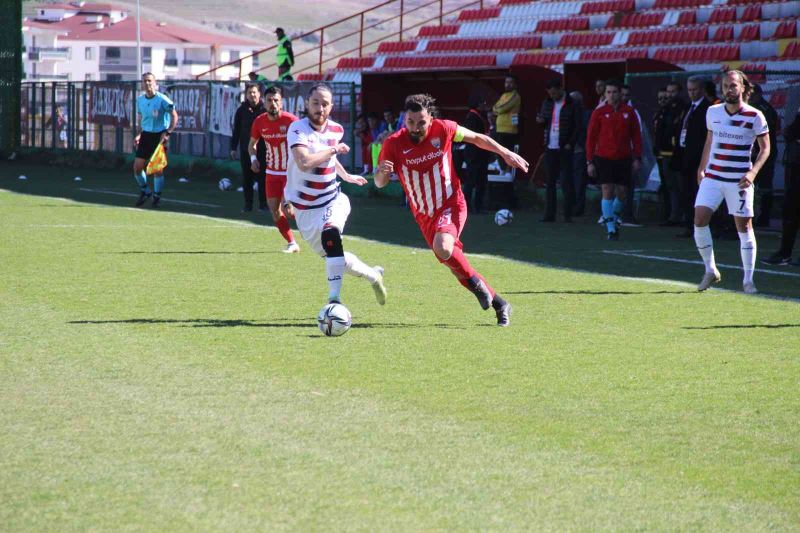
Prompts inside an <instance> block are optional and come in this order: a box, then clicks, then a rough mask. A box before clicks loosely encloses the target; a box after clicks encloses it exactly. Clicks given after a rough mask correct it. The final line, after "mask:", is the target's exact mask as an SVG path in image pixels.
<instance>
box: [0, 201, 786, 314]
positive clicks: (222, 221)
mask: <svg viewBox="0 0 800 533" xmlns="http://www.w3.org/2000/svg"><path fill="white" fill-rule="evenodd" d="M0 192H8V193H11V194H22V193H17V192H16V191H9V190H6V189H0ZM48 198H51V199H55V200H60V201H65V202H71V203H76V204H77V203H82V202H78V201H75V200H73V199H72V198H62V197H54V196H48ZM122 209H129V210H132V211H136V212H139V213H141V212H144V213H156V211H150V210H144V211H143V210H142V209H140V208H136V207H123V208H122ZM157 213H158V214H159V215H166V216H174V217H193V218H200V219H204V220H209V221H212V222H215V223H217V224H216V225H215V227H222V226H225V225H228V226H230V227H239V228H241V229H255V230H259V231H264V230H267V231H277V228H275V227H272V226H259V225H257V224H254V223H252V222H247V221H245V220H229V219H226V218H219V217H213V216H210V215H202V214H199V213H181V212H177V211H157ZM343 239H344V240H352V241H358V242H364V243H368V244H379V245H382V246H393V247H397V248H405V249H407V250H409V251H410V252H411V253H412V254H416V253H417V252H421V253H432V252H431V251H430V250H429V249H427V248H419V247H416V246H407V245H402V244H392V243H387V242H383V241H376V240H374V239H368V238H366V237H358V236H353V235H345V236H343ZM604 252H609V253H620V252H611V251H607V250H604ZM622 253H628V252H622ZM467 255H468V256H469V257H474V258H480V259H489V260H492V261H503V262H509V263H514V264H518V265H525V266H534V267H539V268H546V269H548V270H561V271H564V272H572V273H578V274H589V275H592V276H599V277H604V278H613V279H618V280H624V281H637V282H644V283H650V284H655V285H671V286H673V287H682V288H686V289H694V288H695V287H696V285H695V284H694V283H689V282H686V281H677V280H673V279H664V278H638V277H635V276H619V275H617V274H603V273H600V272H595V271H592V270H582V269H578V268H567V267H560V266H555V265H549V264H547V263H537V262H534V261H522V260H520V259H512V258H510V257H504V256H500V255H493V254H467ZM653 257H657V258H658V259H661V260H669V259H671V258H663V257H660V256H653ZM676 261H678V262H688V263H701V262H700V261H689V260H684V259H676ZM738 268H740V269H741V267H738ZM770 272H771V273H772V272H773V271H770ZM793 275H794V274H793ZM713 291H714V292H730V293H734V294H742V293H741V292H740V291H731V290H728V289H719V288H714V289H713ZM753 296H755V297H761V298H768V299H771V300H780V301H788V302H793V303H797V302H800V299H798V298H791V297H786V296H775V295H768V294H761V293H759V294H755V295H753Z"/></svg>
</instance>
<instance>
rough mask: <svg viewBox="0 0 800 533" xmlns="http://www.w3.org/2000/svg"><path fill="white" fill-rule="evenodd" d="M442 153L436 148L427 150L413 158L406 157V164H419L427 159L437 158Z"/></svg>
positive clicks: (442, 153)
mask: <svg viewBox="0 0 800 533" xmlns="http://www.w3.org/2000/svg"><path fill="white" fill-rule="evenodd" d="M443 155H444V152H442V151H441V150H437V151H435V152H429V153H427V154H425V155H422V156H420V157H415V158H414V159H406V165H419V164H421V163H425V162H427V161H433V160H434V159H439V158H440V157H442V156H443Z"/></svg>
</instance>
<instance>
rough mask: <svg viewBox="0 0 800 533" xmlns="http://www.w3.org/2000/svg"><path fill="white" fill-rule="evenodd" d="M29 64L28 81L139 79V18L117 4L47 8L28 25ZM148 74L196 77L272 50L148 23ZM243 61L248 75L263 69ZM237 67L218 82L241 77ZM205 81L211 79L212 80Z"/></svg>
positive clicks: (144, 26)
mask: <svg viewBox="0 0 800 533" xmlns="http://www.w3.org/2000/svg"><path fill="white" fill-rule="evenodd" d="M22 34H23V40H24V46H25V53H24V56H23V64H24V69H25V77H26V80H28V81H52V80H65V81H87V80H89V81H104V80H108V81H119V80H134V79H136V78H138V68H137V65H136V17H135V16H131V14H130V13H129V12H128V10H127V9H123V8H120V7H116V6H114V5H112V4H96V3H86V2H74V3H71V4H44V5H40V6H37V7H36V14H35V15H33V16H31V17H26V18H25V20H23V22H22ZM141 45H142V71H143V72H147V71H150V72H152V73H153V74H155V76H156V78H158V79H164V80H169V79H176V80H184V79H192V78H194V77H195V76H196V75H198V74H201V73H203V72H206V71H208V70H210V69H212V68H215V67H217V66H219V65H222V64H225V63H228V62H230V61H235V60H237V59H239V58H240V57H245V56H248V55H250V54H252V53H253V51H255V50H257V49H259V48H263V47H265V46H267V45H266V44H265V43H259V42H257V41H253V40H249V39H244V38H240V37H235V36H227V35H219V34H215V33H209V32H204V31H200V30H195V29H193V28H187V27H185V26H177V25H175V24H167V23H164V22H156V21H151V20H145V19H142V21H141ZM257 67H258V65H257V63H256V64H254V62H253V61H252V59H251V58H247V59H245V60H243V61H242V66H241V73H242V76H245V77H246V75H247V73H248V72H250V71H251V70H254V68H257ZM239 72H240V70H239V67H238V66H236V65H233V66H229V67H225V68H222V69H220V70H218V71H216V73H215V76H214V78H213V79H218V80H228V79H237V78H239ZM205 79H211V78H209V77H206V78H205Z"/></svg>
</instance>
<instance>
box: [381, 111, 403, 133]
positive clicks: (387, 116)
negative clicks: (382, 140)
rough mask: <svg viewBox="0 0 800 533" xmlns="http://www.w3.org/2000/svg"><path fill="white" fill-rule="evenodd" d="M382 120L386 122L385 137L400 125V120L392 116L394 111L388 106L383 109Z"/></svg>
mask: <svg viewBox="0 0 800 533" xmlns="http://www.w3.org/2000/svg"><path fill="white" fill-rule="evenodd" d="M383 122H384V124H386V137H388V136H389V135H391V134H392V133H394V132H396V131H397V130H399V129H400V128H401V127H402V126H401V125H400V121H399V120H397V119H396V118H395V117H394V111H392V110H391V109H389V108H388V107H387V108H386V109H384V110H383Z"/></svg>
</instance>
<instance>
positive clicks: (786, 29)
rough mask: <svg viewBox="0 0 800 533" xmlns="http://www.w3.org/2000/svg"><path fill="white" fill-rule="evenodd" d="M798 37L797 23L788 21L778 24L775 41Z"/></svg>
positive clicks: (774, 36)
mask: <svg viewBox="0 0 800 533" xmlns="http://www.w3.org/2000/svg"><path fill="white" fill-rule="evenodd" d="M796 35H797V21H796V20H787V21H784V22H781V23H780V24H778V27H777V28H776V29H775V35H773V36H772V38H773V39H790V38H792V37H795V36H796Z"/></svg>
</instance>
